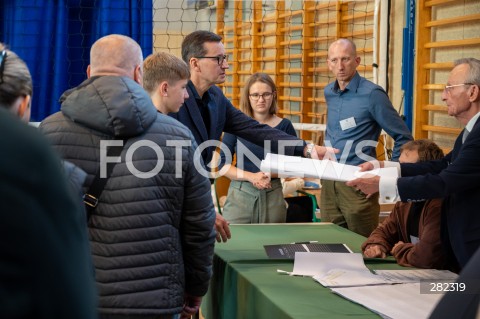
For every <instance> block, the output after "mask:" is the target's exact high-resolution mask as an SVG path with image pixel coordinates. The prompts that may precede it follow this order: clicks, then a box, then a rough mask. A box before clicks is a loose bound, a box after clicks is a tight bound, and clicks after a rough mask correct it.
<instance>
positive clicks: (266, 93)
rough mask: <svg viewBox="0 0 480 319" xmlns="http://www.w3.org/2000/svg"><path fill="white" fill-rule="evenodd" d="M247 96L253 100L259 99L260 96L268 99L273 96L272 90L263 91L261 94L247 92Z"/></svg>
mask: <svg viewBox="0 0 480 319" xmlns="http://www.w3.org/2000/svg"><path fill="white" fill-rule="evenodd" d="M249 96H250V98H251V99H252V100H254V101H258V100H260V98H261V97H263V99H264V100H269V99H271V98H272V97H273V92H265V93H263V94H258V93H252V94H249Z"/></svg>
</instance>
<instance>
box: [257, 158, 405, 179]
mask: <svg viewBox="0 0 480 319" xmlns="http://www.w3.org/2000/svg"><path fill="white" fill-rule="evenodd" d="M260 170H261V171H262V172H265V173H272V174H276V175H278V176H279V177H309V178H320V179H326V180H333V181H341V182H346V181H349V180H352V179H355V178H358V177H362V176H363V177H365V176H368V175H379V176H394V177H397V176H398V171H397V169H396V168H394V167H389V168H378V169H375V170H372V171H368V172H360V167H358V166H353V165H347V164H340V163H337V162H335V161H329V160H316V159H310V158H302V157H298V156H286V155H278V154H272V153H268V154H267V155H266V156H265V159H264V160H262V162H261V164H260Z"/></svg>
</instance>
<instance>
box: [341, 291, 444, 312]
mask: <svg viewBox="0 0 480 319" xmlns="http://www.w3.org/2000/svg"><path fill="white" fill-rule="evenodd" d="M332 291H333V292H334V293H336V294H338V295H340V296H342V297H344V298H346V299H348V300H350V301H353V302H355V303H358V304H360V305H362V306H364V307H365V308H368V309H370V310H371V311H373V312H375V313H378V314H379V315H381V316H382V317H384V318H385V317H386V318H392V319H411V318H418V319H423V318H425V319H426V318H428V317H429V315H430V313H431V312H432V311H433V309H434V308H435V306H436V305H437V303H438V302H439V301H440V299H441V298H442V296H443V295H442V294H421V293H420V283H410V284H400V285H381V286H363V287H350V288H333V289H332Z"/></svg>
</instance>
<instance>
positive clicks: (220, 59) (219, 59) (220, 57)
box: [195, 54, 228, 65]
mask: <svg viewBox="0 0 480 319" xmlns="http://www.w3.org/2000/svg"><path fill="white" fill-rule="evenodd" d="M195 58H197V59H216V60H217V64H218V65H222V64H223V62H224V61H227V63H228V55H227V54H224V55H217V56H196V57H195Z"/></svg>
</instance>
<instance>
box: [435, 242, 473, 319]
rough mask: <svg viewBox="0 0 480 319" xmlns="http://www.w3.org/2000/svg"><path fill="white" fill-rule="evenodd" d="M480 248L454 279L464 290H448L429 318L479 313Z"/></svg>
mask: <svg viewBox="0 0 480 319" xmlns="http://www.w3.org/2000/svg"><path fill="white" fill-rule="evenodd" d="M479 269H480V249H478V250H477V252H476V253H475V254H474V255H473V257H472V258H471V259H470V261H469V262H468V264H467V265H466V266H465V268H463V269H462V272H461V273H460V276H459V277H458V279H457V280H456V282H458V283H459V284H465V292H466V293H460V292H458V291H448V292H447V293H446V294H445V295H444V296H443V297H442V299H440V301H439V302H438V304H437V306H436V307H435V309H433V311H432V313H431V314H430V317H429V319H450V318H462V319H475V318H478V315H479V314H480V308H479V301H480V272H479V271H478V270H479Z"/></svg>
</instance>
